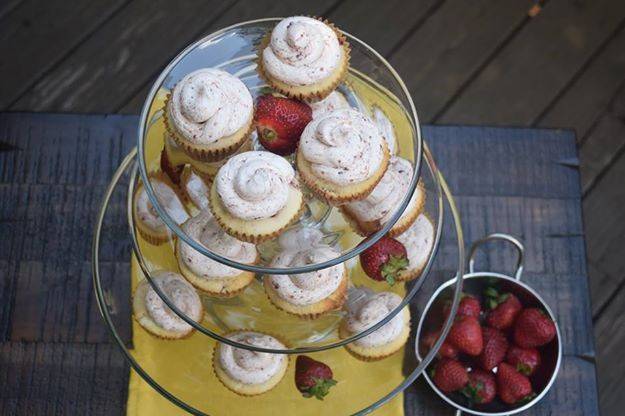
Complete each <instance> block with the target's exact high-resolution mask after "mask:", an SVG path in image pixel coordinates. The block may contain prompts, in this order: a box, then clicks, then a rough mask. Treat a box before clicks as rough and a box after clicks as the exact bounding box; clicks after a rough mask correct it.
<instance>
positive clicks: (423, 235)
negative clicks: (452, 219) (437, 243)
mask: <svg viewBox="0 0 625 416" xmlns="http://www.w3.org/2000/svg"><path fill="white" fill-rule="evenodd" d="M434 234H435V231H434V224H433V223H432V221H430V219H429V218H428V217H427V215H426V214H421V215H419V216H418V217H417V219H416V221H415V222H414V223H413V224H412V225H411V226H410V228H408V229H407V230H406V231H404V232H403V233H402V234H400V235H398V236H397V237H395V238H396V239H397V240H398V241H399V242H401V243H402V244H403V245H404V247H406V252H407V253H408V267H407V268H406V269H405V270H402V271H401V273H400V274H399V276H397V278H396V279H395V280H400V281H407V280H413V279H416V278H417V277H419V276H421V273H422V272H423V268H424V267H425V265H426V264H427V262H428V259H429V258H430V254H431V253H432V249H433V248H434Z"/></svg>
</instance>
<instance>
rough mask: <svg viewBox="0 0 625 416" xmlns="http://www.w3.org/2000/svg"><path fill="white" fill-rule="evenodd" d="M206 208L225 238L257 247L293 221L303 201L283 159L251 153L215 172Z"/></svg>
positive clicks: (292, 173)
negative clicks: (235, 239)
mask: <svg viewBox="0 0 625 416" xmlns="http://www.w3.org/2000/svg"><path fill="white" fill-rule="evenodd" d="M210 207H211V210H212V212H213V214H214V215H215V218H216V219H217V221H218V222H219V225H221V227H222V228H223V229H224V230H225V231H226V232H227V233H228V234H230V235H232V236H233V237H236V238H238V239H239V240H242V241H247V242H250V243H259V242H261V241H265V240H268V239H270V238H273V237H275V236H277V235H278V234H279V233H280V232H281V231H282V230H284V229H285V228H286V227H288V226H289V225H290V224H291V223H292V222H294V221H296V220H297V219H298V218H299V216H300V213H301V211H302V209H303V207H304V199H303V195H302V192H301V191H300V189H299V182H298V181H297V178H296V176H295V171H294V170H293V167H292V166H291V165H290V164H289V162H287V161H286V159H284V158H282V157H280V156H277V155H275V154H273V153H270V152H264V151H252V152H244V153H241V154H238V155H236V156H233V157H232V158H230V159H228V162H226V164H225V165H223V166H222V167H221V168H220V169H219V172H218V173H217V176H216V177H215V181H214V182H213V185H212V187H211V194H210Z"/></svg>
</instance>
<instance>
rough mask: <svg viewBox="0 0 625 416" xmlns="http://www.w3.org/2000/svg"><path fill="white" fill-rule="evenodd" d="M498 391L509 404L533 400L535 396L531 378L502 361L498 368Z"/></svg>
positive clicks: (501, 397) (500, 396)
mask: <svg viewBox="0 0 625 416" xmlns="http://www.w3.org/2000/svg"><path fill="white" fill-rule="evenodd" d="M497 393H498V394H499V398H500V399H501V400H502V401H503V402H504V403H508V404H515V403H519V402H521V401H527V400H531V399H532V398H533V397H534V393H533V391H532V384H531V383H530V381H529V379H528V378H527V377H525V376H524V375H523V374H521V373H519V372H518V371H516V370H515V369H514V367H512V366H511V365H510V364H508V363H501V364H499V367H498V368H497Z"/></svg>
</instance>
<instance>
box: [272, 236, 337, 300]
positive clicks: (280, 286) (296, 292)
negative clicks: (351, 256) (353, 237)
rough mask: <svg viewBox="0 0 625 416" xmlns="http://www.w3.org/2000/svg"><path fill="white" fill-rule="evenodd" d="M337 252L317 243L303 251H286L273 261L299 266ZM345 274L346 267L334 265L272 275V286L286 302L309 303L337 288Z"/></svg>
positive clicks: (273, 265)
mask: <svg viewBox="0 0 625 416" xmlns="http://www.w3.org/2000/svg"><path fill="white" fill-rule="evenodd" d="M337 255H338V254H337V253H336V252H335V251H334V249H332V248H331V247H329V246H317V247H313V248H310V249H308V250H303V251H295V250H286V251H283V252H281V253H280V254H278V255H277V256H276V257H275V258H274V259H273V261H272V262H271V266H272V267H280V268H287V267H296V266H304V265H307V264H314V263H320V262H323V261H327V260H330V259H333V258H336V256H337ZM344 274H345V266H344V265H343V264H337V265H335V266H332V267H329V268H326V269H323V270H317V271H314V272H309V273H301V274H293V275H269V276H265V279H269V282H270V284H271V287H272V288H273V289H274V290H275V292H276V293H277V294H278V296H280V297H281V298H282V299H284V300H285V301H287V302H289V303H292V304H294V305H310V304H312V303H315V302H319V301H321V300H323V299H325V298H327V297H328V296H330V295H331V294H332V293H334V292H335V291H336V289H337V288H338V287H339V285H340V283H341V280H342V279H343V276H344Z"/></svg>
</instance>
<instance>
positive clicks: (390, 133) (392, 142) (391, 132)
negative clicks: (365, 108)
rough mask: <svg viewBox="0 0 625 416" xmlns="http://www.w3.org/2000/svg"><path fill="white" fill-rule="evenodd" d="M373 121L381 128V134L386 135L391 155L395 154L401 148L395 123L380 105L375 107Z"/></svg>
mask: <svg viewBox="0 0 625 416" xmlns="http://www.w3.org/2000/svg"><path fill="white" fill-rule="evenodd" d="M373 121H374V122H375V124H376V125H377V126H378V130H380V134H381V135H382V137H384V140H386V144H387V146H388V151H389V153H390V154H391V156H395V155H396V154H397V152H398V150H399V149H398V144H397V136H396V135H395V128H394V127H393V123H391V120H389V119H388V117H387V116H386V114H385V113H384V111H382V109H381V108H380V107H378V106H374V107H373Z"/></svg>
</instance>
